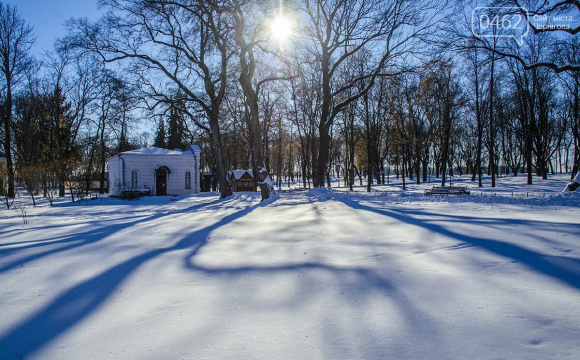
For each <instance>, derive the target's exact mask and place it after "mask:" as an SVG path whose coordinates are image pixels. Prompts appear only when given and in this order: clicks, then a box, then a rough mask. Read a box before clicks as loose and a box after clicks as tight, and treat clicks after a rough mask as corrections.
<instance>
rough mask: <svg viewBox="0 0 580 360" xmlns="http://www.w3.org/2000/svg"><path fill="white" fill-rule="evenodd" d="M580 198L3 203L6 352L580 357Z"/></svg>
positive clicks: (244, 197)
mask: <svg viewBox="0 0 580 360" xmlns="http://www.w3.org/2000/svg"><path fill="white" fill-rule="evenodd" d="M556 188H557V189H556ZM561 189H562V188H561V184H560V183H558V185H557V186H556V187H555V188H554V193H557V192H559V191H561ZM524 191H525V190H524ZM579 205H580V197H579V196H576V195H574V194H565V195H555V196H550V195H547V196H546V197H543V198H534V199H523V198H511V197H500V196H497V197H494V196H483V195H481V196H471V197H469V196H465V197H457V198H447V197H425V196H422V195H421V194H417V193H416V194H408V195H407V194H395V195H392V194H371V195H366V194H347V193H344V192H337V191H329V190H314V191H310V192H295V193H286V194H281V195H280V197H277V198H275V199H273V200H272V201H268V202H266V203H260V195H259V193H255V194H237V195H235V196H233V197H231V198H228V199H226V200H219V199H218V198H217V196H215V195H203V196H202V195H200V196H190V197H180V198H178V201H170V198H169V197H149V198H141V199H139V200H137V201H121V200H114V199H108V200H106V201H102V202H101V201H100V200H93V201H88V202H87V203H83V205H77V204H70V203H66V202H61V203H59V204H57V205H56V206H55V207H53V208H49V207H47V206H40V207H37V208H32V207H30V208H29V211H28V215H29V223H28V224H26V225H24V224H23V222H22V219H21V216H20V212H19V211H14V210H10V211H6V210H2V211H0V274H1V276H0V359H8V360H10V359H14V360H17V359H18V357H17V355H16V354H18V355H20V356H23V358H24V359H26V360H37V359H140V360H141V359H143V360H147V359H151V360H154V359H461V358H464V359H531V358H535V359H578V357H579V356H580V341H579V339H580V222H579V221H578V216H577V214H578V211H577V210H578V206H579Z"/></svg>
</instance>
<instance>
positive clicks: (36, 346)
mask: <svg viewBox="0 0 580 360" xmlns="http://www.w3.org/2000/svg"><path fill="white" fill-rule="evenodd" d="M229 201H233V200H232V199H228V200H214V201H211V202H208V203H202V204H196V205H194V206H192V207H190V208H188V209H181V210H177V211H172V212H167V213H163V214H154V215H151V216H147V217H145V218H143V217H141V218H139V219H136V220H134V221H131V222H128V223H123V224H118V225H116V226H112V227H111V226H103V227H102V228H101V229H99V230H97V231H95V230H90V231H87V232H83V233H81V234H77V235H74V236H67V237H65V238H63V239H61V240H60V241H59V242H60V243H62V244H65V245H64V246H61V247H59V248H56V249H50V250H47V251H44V252H42V253H39V254H35V255H31V256H29V257H26V258H23V259H18V260H15V261H13V262H11V263H9V264H6V265H4V266H2V267H1V268H0V270H1V271H7V270H9V269H12V268H14V267H16V266H17V265H21V264H22V263H23V262H29V261H33V260H38V259H39V258H42V257H46V256H48V255H51V254H54V253H58V252H62V251H66V250H70V249H73V248H77V247H81V246H85V245H89V244H92V243H96V242H99V241H101V240H102V239H104V238H105V237H107V236H110V235H113V234H114V233H115V232H118V231H121V230H123V229H126V228H128V227H130V226H133V225H135V224H137V223H140V222H146V221H152V220H161V219H163V218H164V217H167V216H170V215H173V214H176V213H179V214H181V213H183V212H187V211H193V210H203V209H204V208H207V207H211V206H212V205H215V204H216V203H220V204H225V203H227V202H229ZM258 206H260V205H247V206H246V207H245V208H243V209H242V210H235V212H234V213H232V214H230V215H227V216H225V217H223V218H222V219H220V220H219V221H217V222H215V223H213V224H211V225H209V226H207V227H205V228H202V229H200V230H198V231H194V232H193V233H191V234H190V235H189V236H185V237H184V238H183V239H182V240H180V241H178V242H177V243H175V244H173V245H171V246H168V247H165V248H158V249H153V250H150V251H147V252H145V253H143V254H140V255H138V256H134V257H133V258H131V259H128V260H126V261H124V262H122V263H120V264H118V265H115V266H113V267H111V268H109V269H107V270H106V271H104V272H102V273H100V274H99V275H97V276H95V277H93V278H91V279H88V280H86V281H84V282H82V283H80V284H78V285H76V286H74V287H72V288H71V289H69V290H67V291H66V292H64V293H63V294H61V295H60V296H58V297H57V298H56V299H55V300H53V301H52V302H51V303H50V304H48V305H46V306H45V307H44V308H42V309H41V310H39V311H38V312H36V313H35V314H33V315H31V316H29V317H28V318H27V319H24V320H22V321H21V322H20V323H18V324H17V325H15V326H14V327H13V328H12V329H10V330H8V331H7V332H6V333H4V334H0V358H3V359H4V358H6V359H10V358H13V357H15V354H16V353H18V354H19V355H20V356H22V357H24V358H27V357H28V356H30V355H31V354H34V353H35V352H37V351H39V350H40V349H42V347H44V346H45V345H47V344H48V343H50V342H51V341H53V340H55V339H56V338H58V337H59V336H60V335H62V334H64V333H65V332H67V331H69V330H70V329H71V328H73V327H74V326H75V325H77V324H79V323H80V322H81V321H82V320H84V319H86V318H87V317H89V316H91V314H93V313H95V312H96V311H97V310H98V309H99V308H100V307H101V306H103V305H104V304H105V303H106V301H107V299H108V298H109V297H110V296H111V295H112V294H113V293H115V292H116V291H117V289H118V288H119V286H120V285H121V284H122V283H123V282H124V281H125V280H126V279H127V278H128V277H129V276H130V275H131V274H132V273H133V272H134V271H135V270H136V269H137V268H139V267H140V266H142V265H143V264H145V263H146V262H148V261H149V260H152V259H154V258H156V257H157V256H159V255H161V254H165V253H168V252H172V251H176V250H183V249H188V248H189V249H192V252H191V254H190V255H191V256H194V255H195V254H196V253H197V252H198V251H199V249H200V248H202V247H203V246H204V245H205V244H206V239H207V235H208V234H209V233H210V232H211V231H213V230H215V229H217V228H219V227H222V226H224V225H227V224H228V223H230V222H232V221H234V220H236V219H239V218H241V217H243V216H246V215H247V214H249V213H250V212H252V211H253V210H254V209H256V208H257V207H258ZM49 244H53V242H51V243H49ZM37 246H42V244H37ZM19 249H22V248H19Z"/></svg>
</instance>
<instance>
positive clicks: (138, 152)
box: [121, 145, 201, 156]
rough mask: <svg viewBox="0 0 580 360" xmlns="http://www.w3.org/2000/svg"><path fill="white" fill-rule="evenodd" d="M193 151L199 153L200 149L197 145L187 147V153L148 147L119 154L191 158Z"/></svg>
mask: <svg viewBox="0 0 580 360" xmlns="http://www.w3.org/2000/svg"><path fill="white" fill-rule="evenodd" d="M193 151H195V152H200V151H201V150H200V148H199V146H197V145H191V146H190V147H189V150H187V151H181V150H179V149H176V150H169V149H162V148H157V147H154V146H150V147H146V148H142V149H137V150H131V151H125V152H123V153H121V154H123V155H162V156H183V155H186V156H191V155H192V153H193Z"/></svg>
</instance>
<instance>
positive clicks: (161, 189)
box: [155, 169, 167, 195]
mask: <svg viewBox="0 0 580 360" xmlns="http://www.w3.org/2000/svg"><path fill="white" fill-rule="evenodd" d="M155 183H156V184H157V185H156V189H155V194H157V195H167V172H166V171H165V169H157V175H156V178H155Z"/></svg>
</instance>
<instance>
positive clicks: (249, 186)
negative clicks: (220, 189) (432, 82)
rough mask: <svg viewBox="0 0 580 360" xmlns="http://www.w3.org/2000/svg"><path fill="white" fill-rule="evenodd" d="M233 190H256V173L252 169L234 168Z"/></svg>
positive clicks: (232, 174)
mask: <svg viewBox="0 0 580 360" xmlns="http://www.w3.org/2000/svg"><path fill="white" fill-rule="evenodd" d="M231 181H232V187H233V190H234V191H236V192H238V191H256V190H257V188H256V181H255V179H254V174H253V172H252V171H250V170H234V171H232V173H231Z"/></svg>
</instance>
